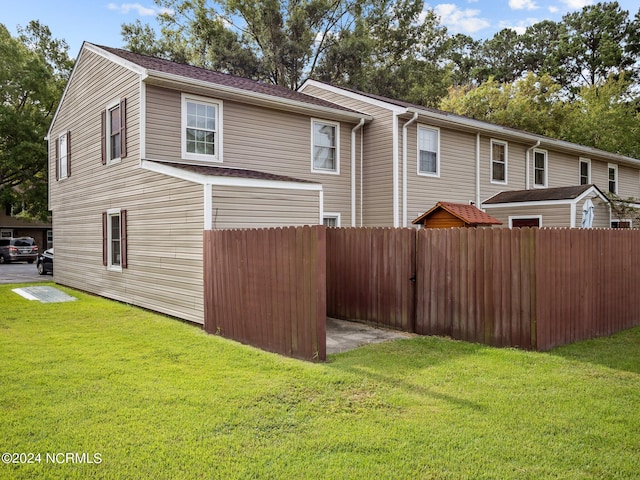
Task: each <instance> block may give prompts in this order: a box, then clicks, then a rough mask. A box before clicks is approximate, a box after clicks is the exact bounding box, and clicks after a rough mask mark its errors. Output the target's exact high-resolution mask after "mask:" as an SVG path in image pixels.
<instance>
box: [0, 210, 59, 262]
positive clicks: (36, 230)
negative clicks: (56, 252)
mask: <svg viewBox="0 0 640 480" xmlns="http://www.w3.org/2000/svg"><path fill="white" fill-rule="evenodd" d="M14 212H15V210H14V209H13V208H12V206H11V205H7V206H5V208H4V209H2V210H0V238H11V237H32V238H33V239H35V241H36V244H37V245H38V248H39V250H40V251H41V252H42V251H43V250H46V249H47V248H51V247H52V246H53V230H52V229H51V222H43V221H38V220H26V219H24V218H20V217H19V216H17V215H14Z"/></svg>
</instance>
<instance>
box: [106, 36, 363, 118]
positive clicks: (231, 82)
mask: <svg viewBox="0 0 640 480" xmlns="http://www.w3.org/2000/svg"><path fill="white" fill-rule="evenodd" d="M95 46H96V47H98V48H100V49H102V50H105V51H107V52H109V53H111V54H113V55H116V56H118V57H120V58H122V59H124V60H127V61H129V62H131V63H134V64H136V65H138V66H140V67H142V68H144V69H146V70H149V71H155V72H162V73H167V74H172V75H177V76H180V77H185V78H189V79H194V80H200V81H203V82H208V83H211V84H213V85H223V86H225V87H231V88H235V89H239V90H245V91H248V92H254V93H259V94H262V95H269V96H272V97H276V98H281V99H287V100H292V101H296V102H301V103H306V104H309V105H313V106H316V107H325V108H332V109H334V110H342V111H343V112H349V113H356V114H360V115H362V114H361V113H360V112H357V111H355V110H351V109H349V108H346V107H343V106H341V105H337V104H335V103H331V102H329V101H327V100H323V99H320V98H316V97H312V96H310V95H306V94H304V93H301V92H297V91H295V90H291V89H289V88H286V87H281V86H278V85H272V84H269V83H263V82H258V81H256V80H250V79H248V78H243V77H237V76H235V75H229V74H226V73H220V72H215V71H213V70H207V69H206V68H200V67H194V66H192V65H186V64H181V63H176V62H172V61H170V60H165V59H162V58H156V57H149V56H146V55H140V54H138V53H133V52H129V51H127V50H122V49H119V48H112V47H105V46H102V45H95Z"/></svg>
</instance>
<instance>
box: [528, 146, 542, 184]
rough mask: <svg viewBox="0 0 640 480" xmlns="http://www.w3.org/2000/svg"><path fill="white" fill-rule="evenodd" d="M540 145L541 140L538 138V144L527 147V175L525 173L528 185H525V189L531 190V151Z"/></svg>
mask: <svg viewBox="0 0 640 480" xmlns="http://www.w3.org/2000/svg"><path fill="white" fill-rule="evenodd" d="M539 146H540V140H538V141H537V142H536V144H535V145H534V146H533V147H529V148H527V154H526V156H525V159H526V162H527V165H526V167H525V171H526V175H525V177H526V185H525V189H526V190H529V185H530V184H531V179H530V176H531V174H530V173H529V169H530V166H529V165H530V164H531V152H532V151H533V149H534V148H538V147H539Z"/></svg>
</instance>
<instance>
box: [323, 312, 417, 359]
mask: <svg viewBox="0 0 640 480" xmlns="http://www.w3.org/2000/svg"><path fill="white" fill-rule="evenodd" d="M413 336H415V335H413V334H411V333H406V332H399V331H397V330H389V329H386V328H379V327H372V326H370V325H365V324H363V323H358V322H349V321H346V320H338V319H336V318H327V354H331V353H341V352H346V351H348V350H353V349H355V348H358V347H361V346H363V345H367V344H369V343H381V342H387V341H390V340H397V339H400V338H411V337H413Z"/></svg>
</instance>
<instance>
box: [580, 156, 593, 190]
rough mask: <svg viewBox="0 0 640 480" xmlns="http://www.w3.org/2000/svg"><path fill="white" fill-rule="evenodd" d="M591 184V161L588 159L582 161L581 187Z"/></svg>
mask: <svg viewBox="0 0 640 480" xmlns="http://www.w3.org/2000/svg"><path fill="white" fill-rule="evenodd" d="M590 183H591V160H589V159H588V158H581V159H580V185H589V184H590Z"/></svg>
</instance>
